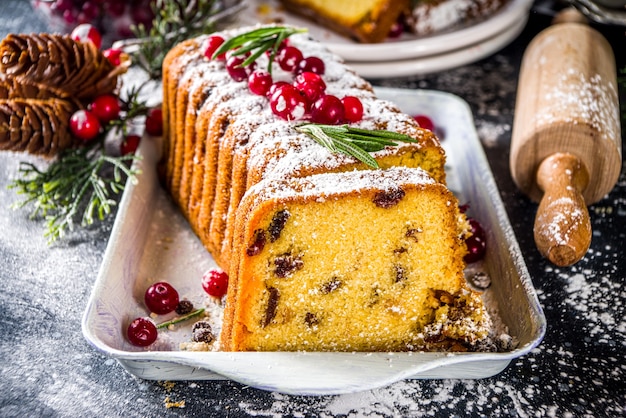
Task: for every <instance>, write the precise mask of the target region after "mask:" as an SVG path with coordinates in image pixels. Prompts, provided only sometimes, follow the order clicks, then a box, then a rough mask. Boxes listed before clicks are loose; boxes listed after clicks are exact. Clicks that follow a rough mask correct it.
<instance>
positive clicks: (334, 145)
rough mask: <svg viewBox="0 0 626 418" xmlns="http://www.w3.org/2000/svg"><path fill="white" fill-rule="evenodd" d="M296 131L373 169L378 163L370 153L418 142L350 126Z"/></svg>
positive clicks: (314, 126) (302, 127) (305, 126)
mask: <svg viewBox="0 0 626 418" xmlns="http://www.w3.org/2000/svg"><path fill="white" fill-rule="evenodd" d="M296 130H297V131H298V132H301V133H305V134H307V135H309V136H310V137H311V138H312V139H313V140H315V141H316V142H317V143H318V144H320V145H322V146H323V147H326V148H328V149H329V150H330V151H331V152H335V153H343V154H346V155H349V156H352V157H354V158H356V159H357V160H359V161H361V162H363V163H365V164H367V165H369V166H370V167H372V168H378V163H377V162H376V160H375V159H374V158H373V157H372V156H371V155H370V154H369V153H370V152H376V151H380V150H382V149H384V148H385V147H386V146H397V145H398V143H399V142H417V141H416V140H415V139H413V138H411V137H410V136H408V135H404V134H400V133H397V132H391V131H385V130H370V129H361V128H355V127H352V126H348V125H322V124H316V123H305V124H302V125H298V126H296Z"/></svg>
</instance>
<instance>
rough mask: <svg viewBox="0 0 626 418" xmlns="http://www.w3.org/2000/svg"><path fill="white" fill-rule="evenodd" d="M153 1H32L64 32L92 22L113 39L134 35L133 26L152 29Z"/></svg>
mask: <svg viewBox="0 0 626 418" xmlns="http://www.w3.org/2000/svg"><path fill="white" fill-rule="evenodd" d="M153 2H154V1H153V0H87V1H83V0H54V1H49V0H47V1H44V0H32V4H33V7H34V8H35V9H36V10H39V11H41V12H42V13H43V14H45V15H46V16H47V17H49V19H50V20H51V22H52V23H54V24H56V26H60V27H61V28H63V29H66V28H71V27H73V26H75V25H77V24H83V23H90V24H92V25H94V26H97V27H98V29H99V30H100V31H101V32H102V33H104V34H105V35H106V37H107V38H110V39H109V40H111V41H113V40H117V39H124V38H129V37H131V36H133V32H132V30H131V26H132V25H139V24H143V25H144V26H145V27H146V28H150V27H151V26H152V21H153V19H154V13H153V12H152V7H151V3H153Z"/></svg>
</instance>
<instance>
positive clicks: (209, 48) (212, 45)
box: [204, 35, 226, 61]
mask: <svg viewBox="0 0 626 418" xmlns="http://www.w3.org/2000/svg"><path fill="white" fill-rule="evenodd" d="M223 43H224V38H222V37H221V36H218V35H213V36H209V37H208V38H207V40H206V42H205V49H204V56H205V57H207V58H209V59H213V54H215V51H217V50H218V49H219V47H220V46H222V44H223ZM215 59H217V60H219V61H224V60H225V59H226V53H223V54H220V55H218V56H217V57H215Z"/></svg>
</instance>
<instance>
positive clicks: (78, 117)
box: [70, 109, 101, 142]
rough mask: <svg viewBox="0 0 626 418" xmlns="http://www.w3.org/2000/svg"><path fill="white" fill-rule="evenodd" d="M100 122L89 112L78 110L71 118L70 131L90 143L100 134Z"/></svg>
mask: <svg viewBox="0 0 626 418" xmlns="http://www.w3.org/2000/svg"><path fill="white" fill-rule="evenodd" d="M100 128H101V125H100V121H99V120H98V118H97V117H96V115H94V114H93V113H92V112H90V111H88V110H83V109H81V110H77V111H76V112H74V114H73V115H72V116H71V117H70V131H71V132H72V134H74V136H76V137H77V138H78V139H81V140H83V141H85V142H89V141H91V140H92V139H94V138H95V137H96V136H98V134H99V133H100Z"/></svg>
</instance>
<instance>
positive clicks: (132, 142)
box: [120, 135, 141, 155]
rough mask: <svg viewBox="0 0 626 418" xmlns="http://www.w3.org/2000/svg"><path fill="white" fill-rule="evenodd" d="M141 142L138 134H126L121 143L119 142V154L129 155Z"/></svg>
mask: <svg viewBox="0 0 626 418" xmlns="http://www.w3.org/2000/svg"><path fill="white" fill-rule="evenodd" d="M140 142H141V137H140V136H139V135H128V136H126V138H124V140H123V141H122V143H121V144H120V154H122V155H130V154H134V153H135V151H137V148H138V147H139V143H140Z"/></svg>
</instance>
